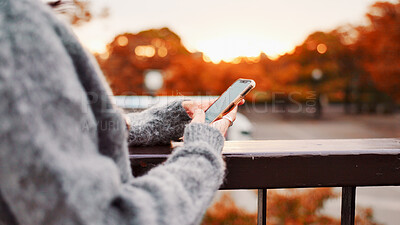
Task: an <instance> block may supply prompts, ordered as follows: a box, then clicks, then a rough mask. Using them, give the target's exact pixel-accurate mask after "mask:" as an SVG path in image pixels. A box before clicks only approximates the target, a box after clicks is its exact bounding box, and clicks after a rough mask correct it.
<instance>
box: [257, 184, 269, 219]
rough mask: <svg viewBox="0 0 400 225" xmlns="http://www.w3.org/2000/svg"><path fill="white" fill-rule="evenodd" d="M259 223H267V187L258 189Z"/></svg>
mask: <svg viewBox="0 0 400 225" xmlns="http://www.w3.org/2000/svg"><path fill="white" fill-rule="evenodd" d="M257 203H258V208H257V225H266V224H267V189H258V200H257Z"/></svg>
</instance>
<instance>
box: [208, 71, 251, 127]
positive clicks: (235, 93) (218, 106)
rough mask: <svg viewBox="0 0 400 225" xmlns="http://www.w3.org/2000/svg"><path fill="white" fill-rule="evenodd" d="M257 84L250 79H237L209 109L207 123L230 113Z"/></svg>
mask: <svg viewBox="0 0 400 225" xmlns="http://www.w3.org/2000/svg"><path fill="white" fill-rule="evenodd" d="M255 86H256V82H254V80H250V79H238V80H236V81H235V82H234V83H233V84H232V85H231V86H230V87H229V88H228V89H227V90H226V91H225V92H224V93H223V94H222V95H221V96H220V97H219V98H218V99H217V100H216V101H215V102H214V103H213V104H212V105H210V107H208V109H207V110H206V112H205V114H206V123H212V122H214V121H215V120H218V119H220V118H221V117H223V116H224V115H226V114H227V113H229V112H230V111H231V110H232V109H233V108H234V107H235V106H237V105H238V104H239V102H240V101H241V100H242V99H243V98H244V97H245V96H246V95H247V94H248V93H249V92H250V91H251V90H252V89H253V88H254V87H255Z"/></svg>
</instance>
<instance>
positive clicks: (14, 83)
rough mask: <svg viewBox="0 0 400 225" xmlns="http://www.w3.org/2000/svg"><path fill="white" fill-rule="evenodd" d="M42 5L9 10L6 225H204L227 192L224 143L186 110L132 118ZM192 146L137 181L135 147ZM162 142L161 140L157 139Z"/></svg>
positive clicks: (1, 178) (2, 25)
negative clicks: (179, 142)
mask: <svg viewBox="0 0 400 225" xmlns="http://www.w3.org/2000/svg"><path fill="white" fill-rule="evenodd" d="M110 93H111V92H110V90H109V88H108V87H107V86H106V85H104V78H103V76H102V75H101V73H100V72H99V70H98V67H97V64H96V63H94V61H93V60H92V59H91V57H90V56H89V55H88V54H86V53H85V51H84V50H83V49H82V47H81V45H80V44H79V43H78V41H77V40H76V38H75V37H74V35H73V34H72V32H71V31H70V30H69V29H68V28H67V27H66V26H64V25H63V24H62V23H60V22H59V21H58V20H57V19H56V18H55V17H54V15H53V14H52V11H51V9H50V8H49V7H48V6H46V5H44V4H43V3H42V2H41V1H40V0H0V224H57V225H59V224H63V225H64V224H74V225H75V224H96V225H97V224H121V225H122V224H146V225H152V224H170V225H173V224H179V225H180V224H197V223H199V221H200V220H201V217H202V215H203V214H204V212H205V209H206V208H207V206H208V204H209V203H210V201H211V199H212V197H213V195H214V193H215V191H216V190H217V189H218V187H219V185H220V184H221V182H222V178H223V170H224V163H223V161H222V158H221V154H220V152H221V149H222V145H223V137H222V136H221V134H220V133H219V132H218V131H217V130H216V129H214V128H212V127H209V126H207V125H205V124H190V125H188V126H187V127H186V128H184V124H185V123H187V122H188V120H189V118H188V116H187V114H185V111H184V109H183V108H182V106H181V104H180V102H174V103H172V104H170V105H167V106H164V107H158V108H153V109H150V110H147V111H145V112H143V113H141V114H131V115H129V117H131V119H132V120H131V121H132V124H131V125H132V130H131V131H130V132H129V133H130V134H129V138H128V137H127V131H126V125H125V122H124V120H123V119H122V116H121V114H120V113H119V109H116V108H115V107H114V106H113V104H112V102H113V101H112V99H111V94H110ZM183 129H185V144H184V146H183V147H181V148H178V149H176V150H175V151H174V152H173V153H172V155H171V157H170V158H169V159H168V160H167V162H165V163H164V164H163V165H161V166H159V167H156V168H154V169H153V170H151V171H150V172H149V173H148V174H147V175H145V176H142V177H138V178H134V177H132V175H131V169H130V163H129V160H128V149H127V145H128V144H127V138H128V139H129V141H130V143H131V144H132V145H151V144H163V143H167V142H168V141H169V140H171V139H176V138H178V137H179V136H181V135H182V132H183ZM151 137H153V138H151Z"/></svg>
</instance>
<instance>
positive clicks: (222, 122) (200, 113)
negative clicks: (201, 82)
mask: <svg viewBox="0 0 400 225" xmlns="http://www.w3.org/2000/svg"><path fill="white" fill-rule="evenodd" d="M188 102H190V101H188ZM210 102H211V103H208V106H209V105H211V104H212V103H213V102H214V101H210ZM243 103H244V100H242V101H241V102H240V103H239V105H241V104H243ZM182 104H183V103H182ZM190 104H192V106H193V102H191V103H190ZM198 105H200V106H201V104H198ZM204 106H206V104H203V107H204ZM208 106H207V107H205V109H207V108H208ZM236 113H237V106H236V107H235V108H233V109H232V110H231V111H230V112H229V113H228V114H227V115H226V116H228V117H229V119H231V120H232V121H230V120H229V119H228V118H227V117H226V116H224V117H222V118H221V119H219V120H217V121H214V122H212V123H211V124H210V126H212V127H214V128H216V129H217V130H219V131H220V132H221V134H222V135H223V136H225V134H226V132H227V131H228V128H229V127H230V126H231V123H233V121H235V119H236ZM191 115H192V116H191V117H192V118H193V119H192V122H191V123H204V122H205V117H206V115H205V113H204V110H203V109H202V108H197V109H194V111H193V113H192V114H191Z"/></svg>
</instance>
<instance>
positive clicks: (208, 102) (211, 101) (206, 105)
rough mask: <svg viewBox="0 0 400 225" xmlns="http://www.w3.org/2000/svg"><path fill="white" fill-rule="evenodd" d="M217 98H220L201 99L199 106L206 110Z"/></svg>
mask: <svg viewBox="0 0 400 225" xmlns="http://www.w3.org/2000/svg"><path fill="white" fill-rule="evenodd" d="M217 99H218V98H215V99H212V100H208V101H201V102H200V103H199V108H200V109H202V110H204V111H205V110H207V109H208V107H210V105H212V104H213V103H214V102H215V101H217Z"/></svg>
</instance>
